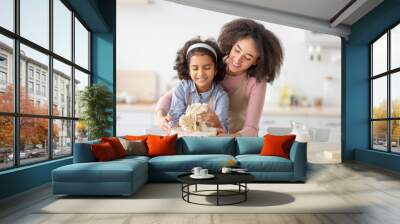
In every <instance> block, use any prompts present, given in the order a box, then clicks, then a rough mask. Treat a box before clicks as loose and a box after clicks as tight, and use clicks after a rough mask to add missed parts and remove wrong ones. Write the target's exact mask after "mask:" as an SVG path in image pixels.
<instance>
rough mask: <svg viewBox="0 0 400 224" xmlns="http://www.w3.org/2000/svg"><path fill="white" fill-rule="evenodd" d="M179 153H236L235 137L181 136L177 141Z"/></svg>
mask: <svg viewBox="0 0 400 224" xmlns="http://www.w3.org/2000/svg"><path fill="white" fill-rule="evenodd" d="M177 154H184V155H201V154H225V155H235V139H234V138H232V137H192V136H191V137H181V138H179V140H178V142H177Z"/></svg>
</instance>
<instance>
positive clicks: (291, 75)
mask: <svg viewBox="0 0 400 224" xmlns="http://www.w3.org/2000/svg"><path fill="white" fill-rule="evenodd" d="M117 2H118V4H117V69H118V70H151V71H155V72H157V73H158V74H159V75H160V88H161V93H162V92H163V91H164V90H165V89H166V85H167V82H168V81H170V80H171V78H172V77H173V76H174V75H175V71H174V70H173V63H174V60H175V54H176V52H177V50H178V49H179V48H180V47H182V45H183V43H184V42H185V41H187V40H189V39H191V38H193V37H195V36H197V35H201V36H202V37H214V38H217V37H218V34H219V30H220V28H221V27H222V25H223V24H225V23H226V22H229V21H231V20H232V19H235V18H237V17H236V16H232V15H227V14H222V13H217V12H212V11H206V10H202V9H197V8H191V7H187V6H182V5H178V4H175V3H172V2H166V1H160V0H154V1H151V2H152V4H127V3H124V2H125V1H117ZM264 24H265V26H266V27H267V28H268V29H270V30H271V31H272V32H274V33H275V34H276V35H277V36H278V38H279V39H280V40H281V42H282V44H283V47H284V52H285V59H284V64H283V67H282V69H281V74H280V77H279V79H278V80H277V81H276V82H274V84H273V86H272V87H271V88H269V90H268V93H267V100H266V101H268V102H269V103H270V102H272V103H277V97H278V96H279V91H280V88H281V87H282V86H283V85H285V84H286V85H289V86H290V87H291V88H292V89H293V90H294V92H295V93H296V94H299V95H302V96H307V97H308V98H309V99H313V98H316V97H321V96H322V94H323V91H324V76H325V75H331V76H332V77H333V81H332V85H331V88H332V93H331V94H330V96H331V98H330V104H336V105H340V70H341V69H340V60H337V62H336V63H331V62H330V61H329V59H327V60H325V58H323V61H322V62H315V61H310V60H309V58H308V44H306V42H305V33H306V31H304V30H301V29H297V28H291V27H285V26H281V25H276V24H271V23H264ZM337 41H338V43H339V42H340V39H339V38H337ZM338 50H339V51H340V49H338ZM323 56H324V55H323Z"/></svg>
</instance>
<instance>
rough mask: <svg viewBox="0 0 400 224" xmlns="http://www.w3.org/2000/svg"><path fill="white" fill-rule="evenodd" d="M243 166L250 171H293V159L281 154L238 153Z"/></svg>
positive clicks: (237, 157) (238, 158) (240, 164)
mask: <svg viewBox="0 0 400 224" xmlns="http://www.w3.org/2000/svg"><path fill="white" fill-rule="evenodd" d="M236 159H237V160H238V162H239V166H240V167H241V168H247V169H248V171H249V172H292V171H293V163H292V161H290V160H288V159H285V158H283V157H279V156H260V155H238V156H236Z"/></svg>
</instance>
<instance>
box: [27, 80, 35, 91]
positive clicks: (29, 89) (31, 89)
mask: <svg viewBox="0 0 400 224" xmlns="http://www.w3.org/2000/svg"><path fill="white" fill-rule="evenodd" d="M33 92H34V91H33V82H31V81H30V82H28V93H29V94H33Z"/></svg>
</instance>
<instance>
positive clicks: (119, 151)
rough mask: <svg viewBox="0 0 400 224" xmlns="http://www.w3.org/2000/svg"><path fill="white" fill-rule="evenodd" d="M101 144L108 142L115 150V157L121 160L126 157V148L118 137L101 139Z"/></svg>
mask: <svg viewBox="0 0 400 224" xmlns="http://www.w3.org/2000/svg"><path fill="white" fill-rule="evenodd" d="M101 142H108V143H110V145H111V146H112V148H113V149H114V152H115V155H116V156H117V158H121V157H124V156H126V151H125V149H124V146H122V144H121V142H120V141H119V139H118V138H117V137H109V138H101Z"/></svg>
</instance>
